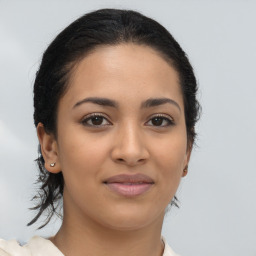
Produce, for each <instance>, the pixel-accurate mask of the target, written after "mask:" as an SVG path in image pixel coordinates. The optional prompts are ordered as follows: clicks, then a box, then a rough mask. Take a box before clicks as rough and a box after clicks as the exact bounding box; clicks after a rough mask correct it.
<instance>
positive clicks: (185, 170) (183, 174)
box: [181, 145, 192, 177]
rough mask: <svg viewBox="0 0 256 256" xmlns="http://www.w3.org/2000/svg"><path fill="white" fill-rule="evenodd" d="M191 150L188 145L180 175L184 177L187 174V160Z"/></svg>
mask: <svg viewBox="0 0 256 256" xmlns="http://www.w3.org/2000/svg"><path fill="white" fill-rule="evenodd" d="M191 151H192V146H191V145H188V147H187V153H186V160H185V164H184V165H185V167H184V168H183V172H182V175H181V176H182V177H185V176H187V174H188V163H189V160H190V155H191Z"/></svg>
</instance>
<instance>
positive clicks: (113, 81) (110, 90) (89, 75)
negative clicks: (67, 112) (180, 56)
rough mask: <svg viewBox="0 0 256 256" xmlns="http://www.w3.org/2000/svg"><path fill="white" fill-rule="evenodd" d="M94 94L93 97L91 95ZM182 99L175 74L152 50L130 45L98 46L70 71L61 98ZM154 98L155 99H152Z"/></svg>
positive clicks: (176, 74)
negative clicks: (67, 82)
mask: <svg viewBox="0 0 256 256" xmlns="http://www.w3.org/2000/svg"><path fill="white" fill-rule="evenodd" d="M93 94H95V95H93ZM120 94H125V95H130V96H131V97H135V96H136V98H139V96H144V98H147V97H152V96H154V97H163V96H168V95H169V96H170V97H173V96H176V97H177V96H178V97H179V98H182V94H181V88H180V84H179V77H178V73H177V72H176V70H175V69H174V68H173V67H172V66H171V64H170V63H169V62H167V61H166V59H165V58H164V57H162V56H161V54H160V53H158V52H157V51H156V50H154V49H152V48H151V47H149V46H145V45H136V44H132V43H126V44H119V45H114V46H101V47H98V48H96V49H95V50H93V51H92V52H90V53H89V54H88V55H87V56H86V57H84V58H83V59H82V60H81V61H80V62H79V63H78V64H77V65H76V66H75V68H74V70H73V72H72V75H71V78H70V81H69V85H68V89H67V92H66V96H65V97H69V100H70V101H72V100H75V99H76V100H78V99H79V98H82V97H87V96H101V97H110V96H111V97H117V98H118V97H120ZM155 94H158V95H155Z"/></svg>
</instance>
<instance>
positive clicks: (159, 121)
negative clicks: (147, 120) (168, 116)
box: [152, 117, 163, 126]
mask: <svg viewBox="0 0 256 256" xmlns="http://www.w3.org/2000/svg"><path fill="white" fill-rule="evenodd" d="M162 123H163V119H162V118H161V117H155V118H153V119H152V124H153V125H155V126H160V125H162Z"/></svg>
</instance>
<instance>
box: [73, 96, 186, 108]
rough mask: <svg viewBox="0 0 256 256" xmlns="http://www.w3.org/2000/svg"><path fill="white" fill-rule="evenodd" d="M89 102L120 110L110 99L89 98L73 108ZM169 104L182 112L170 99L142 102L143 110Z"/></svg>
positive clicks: (154, 99) (151, 99)
mask: <svg viewBox="0 0 256 256" xmlns="http://www.w3.org/2000/svg"><path fill="white" fill-rule="evenodd" d="M88 102H89V103H93V104H97V105H100V106H107V107H113V108H118V106H119V104H118V103H117V102H116V101H114V100H111V99H108V98H98V97H89V98H85V99H83V100H80V101H78V102H77V103H76V104H75V105H74V106H73V108H76V107H78V106H80V105H81V104H84V103H88ZM167 103H168V104H171V105H174V106H176V107H177V108H178V109H179V110H180V111H181V108H180V106H179V104H178V103H177V102H176V101H174V100H172V99H170V98H150V99H147V100H146V101H144V102H142V104H141V108H150V107H157V106H160V105H164V104H167Z"/></svg>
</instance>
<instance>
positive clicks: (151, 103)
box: [141, 98, 181, 111]
mask: <svg viewBox="0 0 256 256" xmlns="http://www.w3.org/2000/svg"><path fill="white" fill-rule="evenodd" d="M167 103H168V104H171V105H174V106H176V107H177V108H178V109H179V110H180V111H181V108H180V106H179V104H178V103H177V102H176V101H174V100H172V99H169V98H151V99H148V100H146V101H144V102H142V104H141V108H149V107H156V106H160V105H163V104H167Z"/></svg>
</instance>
